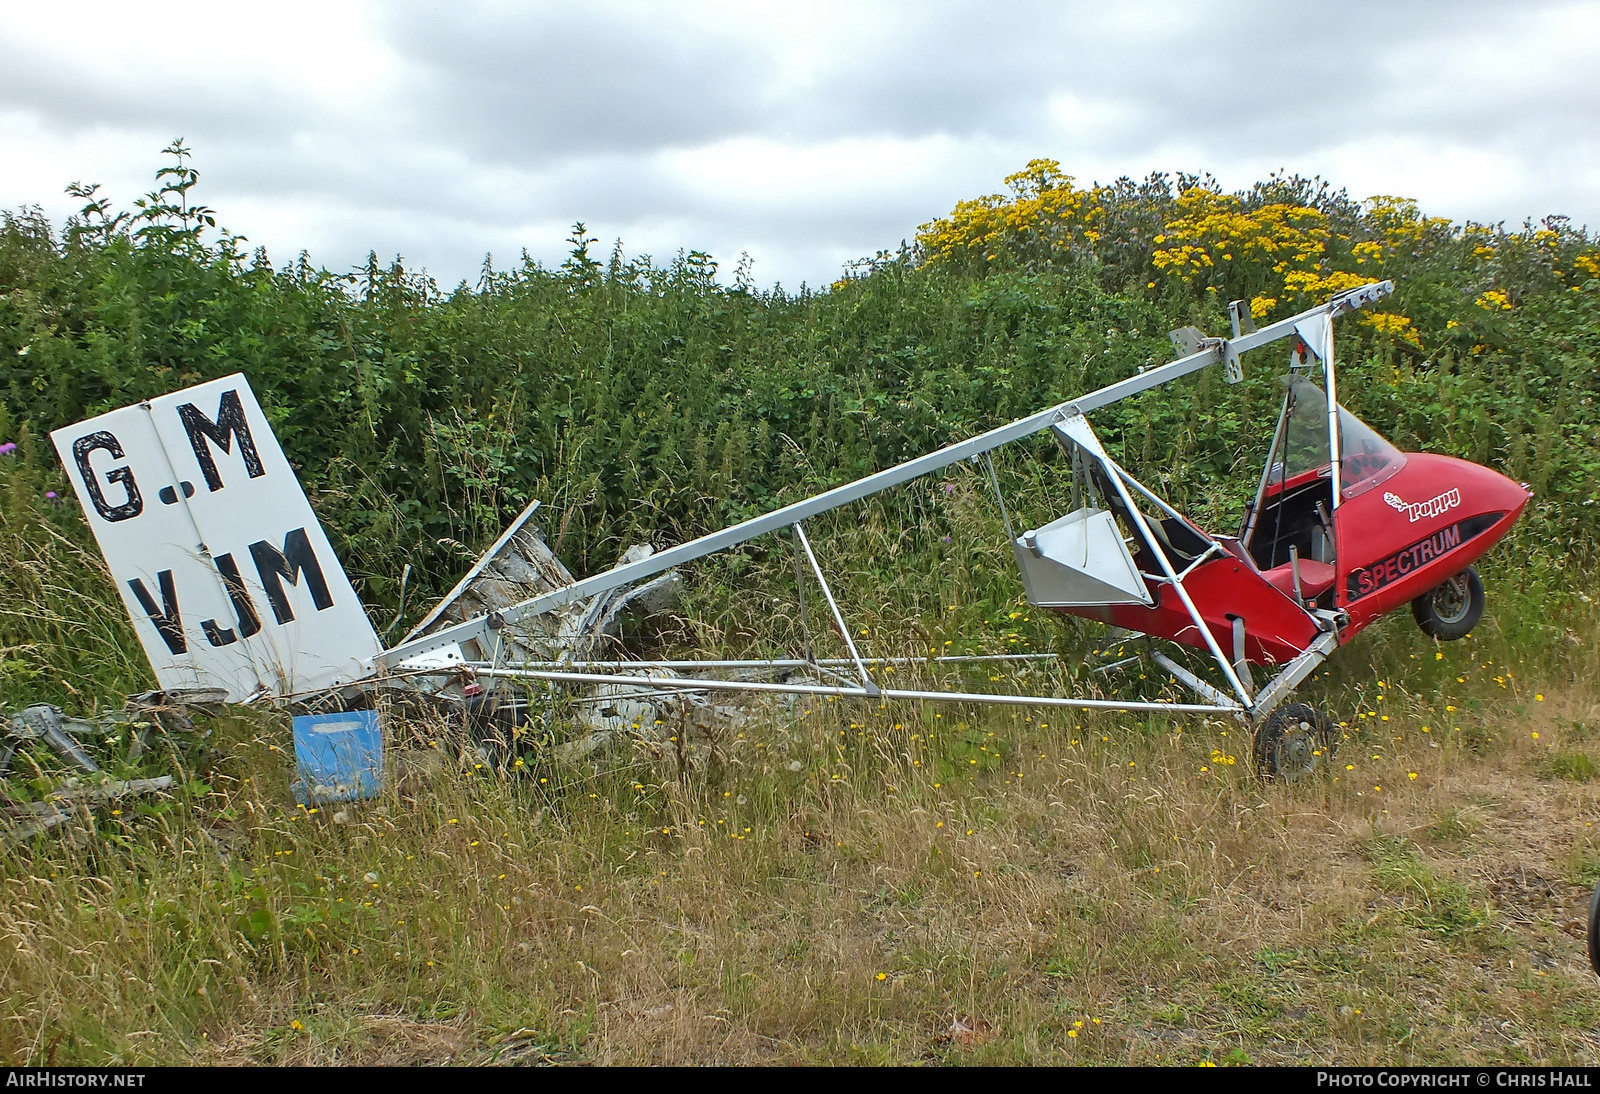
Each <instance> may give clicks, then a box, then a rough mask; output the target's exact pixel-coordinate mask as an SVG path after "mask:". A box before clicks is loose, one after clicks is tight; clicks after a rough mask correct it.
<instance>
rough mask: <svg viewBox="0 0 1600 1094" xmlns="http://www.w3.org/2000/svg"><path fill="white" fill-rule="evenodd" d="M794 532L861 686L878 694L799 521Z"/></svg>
mask: <svg viewBox="0 0 1600 1094" xmlns="http://www.w3.org/2000/svg"><path fill="white" fill-rule="evenodd" d="M794 534H795V536H796V537H797V538H798V539H799V540H800V546H801V547H803V548H805V552H806V558H808V559H810V560H811V572H812V573H814V574H816V575H817V584H818V585H821V586H822V595H823V596H825V597H827V598H828V609H829V610H830V611H832V612H833V621H834V622H835V623H837V624H838V625H839V633H840V634H841V635H842V636H843V637H844V644H845V646H847V647H848V648H849V650H850V659H851V660H852V661H854V662H855V663H856V671H857V672H859V673H860V674H861V686H862V687H863V688H864V689H865V690H866V693H867V694H868V695H876V694H878V685H877V684H875V683H873V682H872V676H871V674H870V673H868V672H867V666H866V665H864V664H862V663H861V654H860V653H858V652H857V651H856V642H855V639H853V638H851V637H850V627H849V624H847V623H845V621H844V616H843V614H841V613H840V611H839V605H838V602H836V601H835V600H834V599H833V590H832V589H830V588H828V579H827V578H825V577H823V576H822V567H821V566H819V565H817V556H816V554H814V553H813V552H812V550H811V541H810V540H809V539H807V538H806V530H805V529H804V528H802V527H800V522H799V521H795V523H794ZM802 595H804V594H803V593H802Z"/></svg>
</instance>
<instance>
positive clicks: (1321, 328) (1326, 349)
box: [1294, 312, 1333, 364]
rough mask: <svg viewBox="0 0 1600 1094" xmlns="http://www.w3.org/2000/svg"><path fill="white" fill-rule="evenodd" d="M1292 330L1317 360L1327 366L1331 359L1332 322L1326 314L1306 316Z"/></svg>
mask: <svg viewBox="0 0 1600 1094" xmlns="http://www.w3.org/2000/svg"><path fill="white" fill-rule="evenodd" d="M1294 330H1295V333H1296V334H1298V335H1299V336H1300V339H1301V341H1303V342H1304V343H1305V344H1306V345H1307V346H1308V347H1309V348H1310V350H1311V352H1312V353H1314V354H1316V355H1317V360H1319V361H1321V362H1322V363H1323V364H1327V363H1328V361H1330V360H1331V359H1332V358H1333V320H1332V319H1331V318H1330V317H1329V316H1328V314H1327V313H1326V312H1319V313H1318V314H1316V315H1311V316H1307V317H1306V318H1304V319H1302V320H1300V322H1298V323H1296V324H1295V325H1294Z"/></svg>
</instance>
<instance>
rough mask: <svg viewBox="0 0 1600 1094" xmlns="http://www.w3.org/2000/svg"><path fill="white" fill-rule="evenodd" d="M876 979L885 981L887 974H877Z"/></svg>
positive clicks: (887, 977)
mask: <svg viewBox="0 0 1600 1094" xmlns="http://www.w3.org/2000/svg"><path fill="white" fill-rule="evenodd" d="M878 979H879V980H887V979H889V974H888V973H886V972H880V973H879V974H878Z"/></svg>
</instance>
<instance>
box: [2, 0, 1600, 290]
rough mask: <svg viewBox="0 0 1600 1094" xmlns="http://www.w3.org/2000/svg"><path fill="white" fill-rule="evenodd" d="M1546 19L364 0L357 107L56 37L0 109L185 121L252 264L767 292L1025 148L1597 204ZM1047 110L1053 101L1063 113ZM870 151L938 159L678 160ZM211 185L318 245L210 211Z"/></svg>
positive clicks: (1248, 174) (1197, 8)
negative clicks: (1382, 148) (712, 258)
mask: <svg viewBox="0 0 1600 1094" xmlns="http://www.w3.org/2000/svg"><path fill="white" fill-rule="evenodd" d="M1557 10H1559V5H1554V4H1544V5H1533V4H1530V5H1522V6H1518V7H1512V6H1508V5H1503V4H1499V3H1488V2H1486V0H1470V2H1448V3H1446V2H1443V0H1434V2H1421V3H1411V4H1403V5H1393V4H1380V3H1377V2H1373V0H1360V2H1356V3H1346V4H1342V5H1340V6H1338V7H1328V6H1325V5H1285V4H1282V3H1269V2H1267V0H1251V2H1245V0H1238V2H1230V3H1218V4H1210V5H1200V4H1192V3H1174V4H1168V5H1157V4H1140V5H1132V4H1105V3H1103V0H1100V2H1095V3H1086V2H1085V3H1070V4H1061V3H1035V4H1027V3H1018V4H1010V5H978V4H971V3H954V2H940V0H928V2H924V3H916V4H911V3H907V4H885V5H872V6H866V5H862V6H859V7H851V8H841V9H839V11H838V13H836V17H835V19H834V21H833V22H832V23H830V24H828V25H826V26H824V27H822V28H821V29H820V30H803V29H802V30H793V31H790V30H784V29H776V30H775V29H773V28H772V27H771V26H769V25H767V24H764V23H761V22H760V21H759V20H757V21H754V22H752V21H748V20H733V19H731V18H730V19H729V20H728V21H726V22H723V23H712V22H710V21H709V20H708V17H707V15H706V14H705V11H704V10H703V9H687V8H683V7H678V6H667V5H646V4H633V5H629V4H623V3H593V4H586V5H581V6H579V5H566V6H559V7H558V6H554V5H544V6H534V7H518V6H510V5H507V6H500V5H488V4H481V5H480V4H468V5H451V6H449V7H437V6H423V5H410V6H400V5H387V4H386V5H383V6H379V7H375V8H374V9H373V11H374V14H375V18H376V19H377V33H378V34H379V36H380V37H381V44H382V45H383V46H384V47H385V48H387V49H388V50H389V51H390V53H391V54H392V57H393V59H394V60H395V62H396V71H397V76H396V77H395V83H394V85H393V86H392V87H390V88H388V89H387V90H386V91H384V90H383V89H371V90H373V92H374V100H373V101H372V102H370V103H366V104H356V105H352V104H350V103H348V102H336V101H333V98H332V97H331V96H326V97H325V96H324V95H323V94H322V93H320V92H319V91H318V89H317V88H315V87H310V86H308V87H296V86H287V85H284V84H281V83H277V84H269V83H265V82H263V81H262V79H261V78H260V77H258V76H256V75H253V74H252V73H250V72H241V73H238V74H236V75H235V76H233V77H229V78H227V79H224V78H222V77H220V76H217V75H215V74H213V75H212V76H209V77H205V78H199V77H192V76H190V75H187V74H186V70H185V69H184V68H183V67H182V66H181V65H177V64H175V65H173V66H171V70H170V71H169V69H168V68H166V67H163V66H157V65H150V64H142V66H135V67H124V68H110V69H106V68H95V67H93V66H91V65H88V64H86V63H83V62H79V61H74V59H73V57H72V55H71V53H70V50H67V48H66V47H63V51H62V52H59V53H58V54H56V55H53V56H51V57H41V56H37V55H29V54H25V53H22V52H19V50H18V49H17V48H16V47H15V46H6V45H4V44H0V112H4V111H6V110H7V109H9V110H11V111H23V112H26V113H28V114H29V115H30V116H34V117H37V118H39V119H41V124H42V125H44V126H45V127H46V128H47V129H48V130H50V131H52V132H60V133H72V132H78V131H86V130H95V129H96V127H98V128H99V129H102V130H114V131H119V132H127V131H130V130H137V131H138V132H140V133H141V134H142V133H150V134H151V149H150V151H151V153H152V154H151V156H150V157H149V162H150V163H151V164H153V163H154V160H155V156H154V152H155V149H156V148H159V147H160V145H162V144H164V143H165V142H166V140H168V139H170V138H171V136H174V135H177V134H178V133H183V134H184V135H186V136H187V137H188V138H189V139H190V142H191V144H193V145H195V147H196V148H197V150H198V153H199V165H200V167H201V170H202V172H203V173H204V176H205V178H204V181H203V183H202V187H203V189H204V194H203V200H206V201H207V202H208V203H210V204H213V205H215V206H217V207H218V208H219V209H220V210H221V211H222V213H223V216H224V217H225V218H227V219H228V220H229V222H230V226H232V227H234V228H237V229H238V230H241V231H244V232H245V234H246V235H251V236H252V237H257V236H260V237H261V239H260V240H258V241H261V242H267V243H269V244H271V245H272V247H273V250H274V257H275V258H279V259H282V258H287V257H288V256H289V255H290V254H292V253H293V252H294V251H298V250H299V249H300V247H302V246H305V247H309V248H310V249H311V251H312V253H313V257H314V258H316V259H318V260H321V261H327V262H328V263H329V264H331V265H334V266H341V265H347V264H352V263H355V262H358V261H360V259H361V258H362V257H363V256H364V255H365V254H366V252H367V250H368V249H370V248H376V249H377V251H378V252H379V254H380V255H384V256H388V255H391V254H393V253H395V252H400V253H403V254H405V255H406V256H407V257H408V259H410V260H411V261H412V262H413V263H419V264H424V265H427V266H429V267H430V268H432V269H435V270H437V271H438V272H439V273H440V275H441V276H440V279H441V281H444V282H447V283H448V282H452V281H454V280H455V279H456V278H458V277H468V278H469V279H470V278H471V277H473V276H475V274H476V271H477V268H478V264H479V262H480V261H481V259H482V255H483V252H484V251H485V250H493V251H494V252H495V253H496V255H497V256H499V258H500V260H501V261H502V263H504V262H506V261H508V260H510V259H512V258H514V257H515V255H516V254H517V253H518V251H519V249H520V248H521V247H522V246H524V245H526V246H528V247H529V248H530V249H531V250H533V251H534V252H535V254H536V255H538V256H540V257H543V258H546V259H549V260H552V261H554V260H559V258H560V256H561V254H562V252H563V251H564V249H565V246H564V244H563V243H562V242H561V239H562V237H563V236H564V235H565V226H566V225H568V224H570V223H571V222H572V221H573V220H577V219H583V220H585V221H587V222H588V223H589V224H590V227H591V230H592V231H593V232H594V233H595V234H599V235H601V236H602V238H603V239H605V241H606V243H607V244H608V245H609V242H610V239H611V238H613V237H614V236H615V235H617V234H621V235H623V236H624V239H625V242H626V243H627V244H628V246H629V249H630V250H635V249H645V248H646V247H648V248H649V249H653V250H655V251H656V252H657V253H658V254H663V255H667V254H670V253H672V252H673V251H675V250H677V248H678V247H679V246H684V247H694V248H700V249H708V250H713V251H715V252H716V253H717V254H718V256H719V257H720V258H721V259H723V265H724V267H725V268H728V269H731V265H732V261H733V259H734V258H735V257H736V256H737V253H738V251H739V250H740V249H749V250H751V251H752V253H754V254H756V255H757V260H758V264H757V274H758V277H759V278H761V279H762V280H771V279H772V278H775V277H776V278H781V279H782V280H783V281H784V282H785V283H787V284H796V283H798V282H799V281H800V280H801V279H802V278H804V279H806V280H809V281H811V282H812V283H818V282H823V281H827V280H830V279H831V278H832V277H833V276H834V275H835V274H836V272H837V267H838V263H839V261H841V256H844V257H849V256H852V255H863V254H870V253H872V252H873V251H876V250H878V249H880V248H885V247H893V246H894V245H896V244H897V243H898V242H899V241H900V240H901V239H902V238H905V237H906V236H908V235H910V234H911V233H912V232H914V231H915V228H916V226H917V225H918V224H920V223H922V222H923V221H926V220H928V219H930V218H931V217H933V216H936V215H939V214H940V213H942V212H944V211H946V210H948V209H949V208H950V206H951V205H952V204H953V203H954V202H955V201H956V200H959V199H960V198H962V197H969V196H973V195H974V194H976V193H981V192H988V191H992V190H996V189H999V188H1000V179H1001V177H1002V176H1003V175H1004V174H1006V173H1008V172H1009V171H1012V170H1015V169H1017V168H1018V167H1020V166H1021V164H1022V163H1023V162H1024V161H1025V160H1026V159H1028V158H1029V157H1031V156H1035V155H1043V156H1050V157H1053V158H1056V159H1059V160H1061V161H1062V163H1063V166H1064V168H1065V169H1066V170H1068V171H1069V172H1071V173H1073V174H1075V175H1077V176H1078V177H1079V179H1080V181H1082V182H1085V183H1087V182H1089V181H1091V179H1094V178H1098V179H1099V180H1100V181H1109V180H1110V178H1112V177H1114V176H1115V175H1117V174H1130V175H1134V176H1142V175H1143V174H1145V173H1147V172H1149V171H1151V170H1155V169H1165V170H1177V169H1185V170H1196V171H1198V170H1208V169H1209V170H1212V171H1214V172H1216V173H1217V174H1218V175H1219V176H1221V177H1222V178H1223V179H1224V181H1225V182H1227V183H1228V184H1229V185H1244V184H1247V183H1248V182H1249V181H1251V180H1252V179H1253V178H1254V177H1257V175H1259V173H1260V172H1259V171H1258V168H1259V167H1260V165H1262V164H1268V165H1270V166H1282V167H1285V168H1287V169H1289V170H1303V171H1308V173H1309V171H1310V170H1316V169H1318V168H1319V167H1322V166H1325V165H1329V164H1337V163H1338V162H1340V161H1339V155H1340V154H1342V153H1341V152H1340V150H1341V149H1349V148H1351V147H1358V146H1361V143H1362V142H1364V141H1367V142H1382V141H1391V142H1397V143H1398V145H1400V146H1404V147H1408V148H1419V149H1427V148H1439V149H1442V150H1444V151H1449V150H1452V149H1462V148H1467V149H1472V150H1476V151H1478V152H1486V153H1488V154H1490V155H1492V156H1497V157H1499V158H1500V160H1501V161H1502V162H1504V163H1505V164H1507V165H1510V166H1511V167H1513V168H1514V169H1515V180H1516V181H1513V182H1508V183H1506V184H1505V185H1504V187H1503V188H1502V189H1503V192H1502V191H1496V192H1495V194H1492V195H1490V197H1489V198H1486V199H1485V200H1486V201H1489V202H1500V203H1502V204H1503V205H1504V208H1503V209H1500V211H1499V212H1498V213H1496V210H1495V208H1494V207H1486V208H1484V209H1477V208H1474V209H1465V208H1460V209H1439V208H1437V207H1436V206H1429V202H1428V193H1427V192H1419V193H1415V195H1414V196H1417V197H1420V198H1422V199H1423V202H1424V205H1425V207H1430V211H1437V212H1442V213H1447V214H1450V215H1455V216H1463V215H1473V216H1477V217H1479V218H1485V217H1486V216H1489V214H1495V215H1493V216H1489V218H1491V219H1502V218H1503V219H1509V220H1512V221H1519V220H1520V219H1521V218H1522V216H1523V215H1537V214H1540V213H1543V212H1546V211H1548V210H1549V209H1550V208H1557V209H1564V210H1565V211H1567V212H1570V213H1572V214H1573V215H1574V216H1575V218H1576V219H1578V220H1580V221H1583V220H1589V221H1591V222H1594V221H1597V220H1600V205H1597V204H1596V203H1595V200H1594V198H1593V197H1592V194H1593V192H1594V186H1593V185H1592V183H1593V181H1594V178H1593V176H1594V174H1595V171H1596V167H1595V165H1597V164H1600V140H1597V137H1596V135H1595V134H1594V132H1593V129H1592V124H1591V123H1590V122H1589V121H1588V118H1589V117H1591V116H1592V112H1593V109H1594V107H1595V106H1596V105H1597V103H1596V100H1597V99H1600V66H1596V65H1594V64H1593V63H1592V60H1593V59H1592V58H1589V59H1587V60H1588V61H1589V63H1586V64H1574V63H1568V64H1566V65H1564V66H1553V65H1551V64H1550V63H1549V62H1548V61H1547V60H1545V59H1544V58H1546V57H1547V56H1549V55H1552V51H1551V49H1550V48H1547V47H1553V55H1559V54H1560V48H1559V47H1561V45H1562V43H1560V42H1554V43H1551V42H1541V41H1539V40H1538V39H1537V38H1535V37H1533V36H1531V34H1530V32H1529V29H1528V28H1529V27H1531V26H1534V25H1536V21H1537V20H1538V19H1540V18H1544V17H1546V16H1547V15H1548V14H1549V13H1550V12H1553V11H1557ZM380 93H381V94H380ZM1058 100H1059V101H1063V102H1069V103H1076V104H1077V105H1078V107H1079V116H1077V117H1074V116H1072V112H1071V111H1068V112H1067V113H1066V114H1065V115H1058V113H1057V111H1056V108H1055V106H1054V105H1053V103H1055V102H1057V101H1058ZM885 139H887V140H894V141H905V142H918V141H935V142H938V141H943V142H945V144H943V145H940V146H939V147H941V148H946V151H945V152H940V153H938V154H931V155H932V159H931V160H928V161H927V162H928V163H929V164H931V166H925V167H922V166H919V167H913V166H911V165H909V163H908V166H907V167H906V170H905V177H904V178H903V179H901V180H895V179H889V180H885V178H884V177H883V171H882V169H881V165H880V166H879V167H878V168H877V169H876V173H873V172H869V175H870V180H871V181H867V182H863V183H861V184H859V185H853V184H851V182H850V181H849V179H848V177H847V176H846V177H843V178H840V177H834V176H832V175H828V174H827V173H826V172H824V173H823V174H822V175H821V176H819V177H825V178H831V179H832V181H831V182H826V183H819V184H818V185H817V186H816V188H815V189H814V190H812V191H810V192H805V191H797V190H796V188H795V187H792V186H790V187H786V188H785V189H784V192H783V193H782V194H780V195H772V194H767V193H764V192H762V191H761V190H760V188H759V187H754V186H752V187H747V188H746V189H744V190H736V189H735V188H734V187H733V184H732V183H731V182H730V181H728V180H726V179H723V180H717V179H712V180H711V181H710V182H709V183H702V182H697V181H694V176H692V174H685V173H684V172H683V171H682V170H679V169H677V168H675V167H674V164H677V165H678V168H681V166H682V162H683V161H684V160H685V158H687V159H688V160H690V161H693V160H694V159H695V157H696V156H700V155H705V154H709V152H710V151H715V150H717V149H719V148H720V149H722V151H721V152H718V153H717V154H718V155H721V156H723V157H724V159H725V158H726V156H727V155H728V154H729V153H728V152H727V151H726V149H727V147H729V145H728V142H732V141H738V140H750V141H753V142H756V143H757V144H758V145H762V146H778V147H789V148H798V149H807V148H820V149H828V148H836V147H837V145H838V142H841V141H846V140H855V141H860V142H863V145H864V146H870V145H871V144H872V142H873V141H881V140H885ZM819 154H820V153H819ZM828 154H835V155H836V154H837V153H836V152H834V153H828ZM715 162H722V161H721V160H719V161H715ZM124 166H125V165H124ZM138 166H142V165H138ZM1442 170H1444V168H1442V167H1441V171H1442ZM1328 173H1329V174H1332V175H1334V177H1333V178H1332V181H1333V182H1335V183H1336V184H1343V183H1345V182H1347V181H1349V180H1347V179H1344V178H1340V177H1338V175H1337V173H1336V172H1334V171H1332V170H1330V171H1329V172H1328ZM68 177H93V176H92V170H84V171H74V172H72V173H70V174H69V175H68ZM63 181H66V179H63ZM3 185H4V171H3V167H0V187H3ZM1363 185H1366V184H1365V183H1362V184H1357V186H1356V187H1355V188H1356V189H1359V188H1360V187H1361V186H1363ZM1381 188H1383V189H1389V190H1395V189H1400V190H1405V189H1408V188H1411V189H1414V186H1413V183H1412V182H1406V183H1398V182H1397V183H1395V184H1393V185H1389V184H1382V185H1381ZM1447 189H1448V188H1447ZM1460 190H1461V188H1460V187H1457V188H1456V190H1455V191H1450V192H1459V191H1460ZM5 193H6V194H9V191H6V192H5ZM234 195H236V196H238V197H239V198H241V199H246V200H247V202H248V204H249V206H250V207H252V208H275V209H280V210H283V213H282V215H281V216H280V220H279V223H284V224H302V225H306V224H311V225H314V226H315V227H314V228H309V229H307V230H309V231H311V232H313V236H312V237H311V238H304V239H293V240H278V239H274V238H267V236H269V235H270V232H263V231H253V230H252V226H251V225H249V224H245V223H234V222H233V218H231V217H230V216H229V208H228V201H229V197H230V196H234ZM1496 195H1498V196H1496ZM44 196H45V195H33V194H29V195H19V199H20V200H40V199H41V198H42V197H44ZM128 196H132V195H128ZM1357 196H1364V194H1360V193H1358V195H1357ZM242 203H243V202H242ZM297 210H316V211H318V212H317V215H316V217H315V219H313V220H306V219H303V218H301V219H297V218H296V216H294V215H292V214H293V213H295V212H296V211H297ZM280 251H281V252H282V253H281V254H280V253H278V252H280Z"/></svg>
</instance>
